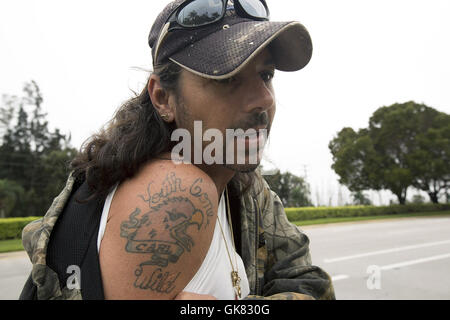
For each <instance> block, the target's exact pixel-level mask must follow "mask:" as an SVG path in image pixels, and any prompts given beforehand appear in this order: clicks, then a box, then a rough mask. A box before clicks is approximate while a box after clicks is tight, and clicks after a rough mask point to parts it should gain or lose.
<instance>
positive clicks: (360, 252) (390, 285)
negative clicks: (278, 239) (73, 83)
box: [0, 217, 450, 300]
mask: <svg viewBox="0 0 450 320" xmlns="http://www.w3.org/2000/svg"><path fill="white" fill-rule="evenodd" d="M301 229H302V230H303V231H304V232H305V233H306V234H307V235H308V236H309V238H310V241H311V244H310V248H311V256H312V262H313V264H314V265H318V266H320V267H322V268H323V269H324V270H325V271H327V272H328V273H329V274H330V275H331V276H332V279H333V283H334V287H335V292H336V298H337V299H340V300H350V299H351V300H397V299H406V300H411V299H412V300H418V299H420V300H422V299H425V300H426V299H438V300H444V299H445V300H449V299H450V277H449V273H450V217H428V218H402V219H390V220H382V221H380V220H378V221H371V222H357V223H339V224H330V225H318V226H309V227H308V226H307V227H301ZM30 270H31V264H30V262H29V260H28V257H27V255H26V254H25V253H24V252H19V253H10V254H0V300H5V299H13V300H14V299H17V298H18V297H19V295H20V292H21V290H22V287H23V284H24V283H25V281H26V279H27V277H28V274H29V272H30Z"/></svg>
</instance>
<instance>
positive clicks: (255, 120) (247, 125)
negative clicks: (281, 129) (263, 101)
mask: <svg viewBox="0 0 450 320" xmlns="http://www.w3.org/2000/svg"><path fill="white" fill-rule="evenodd" d="M269 121H270V118H269V114H268V113H267V111H263V112H254V113H252V114H251V115H250V117H249V118H248V119H244V120H243V121H241V122H239V123H238V124H237V125H236V126H235V128H233V129H234V130H237V129H243V130H244V131H246V130H248V129H251V128H256V127H261V126H265V127H268V125H269ZM267 129H268V130H269V128H267Z"/></svg>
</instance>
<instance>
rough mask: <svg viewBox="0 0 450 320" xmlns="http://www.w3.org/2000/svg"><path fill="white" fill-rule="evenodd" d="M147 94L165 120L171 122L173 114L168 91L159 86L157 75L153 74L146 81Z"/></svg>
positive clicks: (173, 117)
mask: <svg viewBox="0 0 450 320" xmlns="http://www.w3.org/2000/svg"><path fill="white" fill-rule="evenodd" d="M147 89H148V94H149V96H150V99H151V100H152V104H153V106H154V107H155V109H156V110H157V111H158V113H159V115H160V117H161V118H162V119H163V120H164V121H165V122H168V123H170V122H173V121H174V119H175V114H174V111H173V110H172V108H171V107H170V104H169V98H170V93H169V92H168V91H167V90H165V89H164V88H163V87H162V86H161V81H160V79H159V77H158V76H157V75H155V74H152V75H151V76H150V79H149V81H148V87H147Z"/></svg>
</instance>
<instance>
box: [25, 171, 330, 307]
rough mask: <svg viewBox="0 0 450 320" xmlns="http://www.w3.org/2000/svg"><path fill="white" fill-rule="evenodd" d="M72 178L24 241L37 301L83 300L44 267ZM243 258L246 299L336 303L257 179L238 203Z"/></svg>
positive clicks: (302, 238) (303, 239)
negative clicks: (30, 264)
mask: <svg viewBox="0 0 450 320" xmlns="http://www.w3.org/2000/svg"><path fill="white" fill-rule="evenodd" d="M73 185H74V178H73V177H72V176H70V177H69V179H68V180H67V183H66V186H65V188H64V189H63V191H62V192H61V193H60V194H59V196H58V197H56V198H55V200H54V201H53V204H52V205H51V207H50V208H49V210H48V211H47V213H46V215H45V216H44V217H43V218H42V219H40V220H37V221H34V222H32V223H30V224H28V225H27V226H26V227H25V228H24V230H23V232H22V242H23V245H24V248H25V250H26V251H27V253H28V255H29V257H30V260H31V262H32V264H33V268H32V272H31V275H30V279H31V280H30V281H32V283H33V284H34V286H35V287H36V297H37V299H82V298H83V294H82V289H81V290H80V289H76V288H75V289H73V288H72V289H68V288H67V286H66V285H65V284H64V285H62V286H61V285H60V281H59V280H58V275H57V274H56V272H55V271H53V270H52V269H50V267H48V266H47V264H46V254H47V247H48V243H49V240H50V235H51V233H52V230H53V227H54V225H55V223H56V221H57V219H58V217H59V215H60V214H61V212H62V211H63V210H64V207H65V205H66V203H67V202H68V200H69V198H70V195H71V193H72V188H73ZM240 207H241V209H240V212H241V215H240V216H241V231H242V232H241V242H242V243H243V244H244V243H245V244H246V245H243V246H242V252H241V257H242V260H243V262H244V265H245V268H246V272H247V277H248V280H249V285H250V295H249V296H248V297H247V299H301V300H306V299H335V295H334V289H333V285H332V281H331V278H330V276H329V275H328V274H327V273H326V272H324V271H323V270H322V269H320V268H319V267H317V266H313V265H312V264H311V256H310V253H309V239H308V237H307V236H306V235H305V234H304V233H303V232H301V231H300V230H299V228H297V227H296V226H295V225H293V224H291V223H290V222H289V221H288V219H287V217H286V214H285V212H284V208H283V205H282V202H281V200H280V198H279V197H278V196H277V195H276V194H275V193H274V192H273V191H271V190H270V188H269V186H268V185H267V183H266V181H265V180H264V179H263V178H262V177H261V176H259V179H258V180H257V181H256V182H255V183H254V185H253V186H252V188H251V190H250V192H248V193H246V195H245V196H243V197H242V198H241V199H240Z"/></svg>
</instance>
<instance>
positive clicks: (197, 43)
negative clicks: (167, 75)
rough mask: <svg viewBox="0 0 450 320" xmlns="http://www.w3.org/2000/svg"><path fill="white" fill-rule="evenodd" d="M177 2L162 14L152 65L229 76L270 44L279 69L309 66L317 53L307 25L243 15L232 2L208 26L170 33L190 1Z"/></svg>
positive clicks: (156, 28) (154, 36) (151, 37)
mask: <svg viewBox="0 0 450 320" xmlns="http://www.w3.org/2000/svg"><path fill="white" fill-rule="evenodd" d="M187 1H191V0H176V1H173V2H171V3H170V4H168V5H167V6H166V7H165V8H164V10H163V11H162V12H161V13H160V14H159V16H158V17H157V19H156V21H155V22H154V24H153V27H152V29H151V32H150V35H149V45H150V47H151V48H152V57H153V65H154V66H156V65H159V64H161V63H164V62H167V59H169V60H171V61H172V62H174V63H176V64H178V65H180V66H181V67H183V68H184V69H186V70H189V71H191V72H193V73H194V74H197V75H199V76H202V77H205V78H211V79H225V78H229V77H232V76H233V75H235V74H237V73H238V72H239V71H240V70H242V68H244V67H245V66H246V65H247V64H248V62H249V61H251V59H252V58H253V57H255V56H256V55H257V54H258V53H260V52H261V51H262V50H263V49H264V48H266V47H269V48H270V50H271V53H272V55H273V58H274V62H275V67H276V69H278V70H280V71H297V70H300V69H302V68H304V67H305V66H306V65H307V64H308V63H309V61H310V59H311V56H312V50H313V49H312V41H311V37H310V35H309V33H308V31H307V29H306V28H305V27H304V26H303V25H302V24H301V23H300V22H297V21H290V22H273V21H261V20H256V19H252V18H249V17H241V16H240V15H238V14H237V13H236V10H234V7H233V1H232V0H229V1H228V8H227V11H226V14H225V16H224V17H223V19H221V20H219V21H217V22H215V23H212V24H208V25H206V26H203V27H198V28H193V29H192V28H191V29H183V28H181V29H176V30H173V31H170V32H168V31H167V28H168V25H169V23H168V19H169V18H170V17H171V16H172V14H173V13H174V12H175V11H176V10H178V8H180V6H182V5H183V4H184V3H185V2H187Z"/></svg>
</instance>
